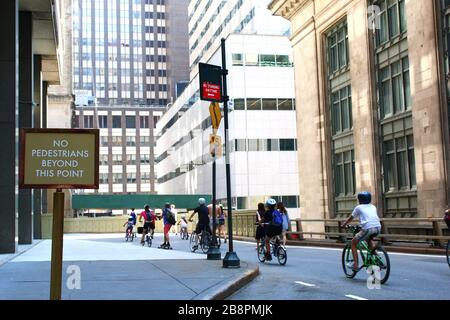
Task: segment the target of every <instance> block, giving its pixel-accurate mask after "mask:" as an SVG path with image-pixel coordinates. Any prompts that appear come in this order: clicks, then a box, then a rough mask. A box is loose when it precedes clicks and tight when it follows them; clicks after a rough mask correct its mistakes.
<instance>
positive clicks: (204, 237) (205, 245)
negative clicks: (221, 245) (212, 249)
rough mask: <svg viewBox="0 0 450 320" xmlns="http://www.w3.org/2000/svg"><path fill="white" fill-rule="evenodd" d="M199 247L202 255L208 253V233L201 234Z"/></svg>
mask: <svg viewBox="0 0 450 320" xmlns="http://www.w3.org/2000/svg"><path fill="white" fill-rule="evenodd" d="M200 239H201V247H202V252H203V253H208V250H209V243H210V241H211V235H210V234H209V233H208V232H205V233H203V235H202V236H201V238H200Z"/></svg>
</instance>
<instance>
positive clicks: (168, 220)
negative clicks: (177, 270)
mask: <svg viewBox="0 0 450 320" xmlns="http://www.w3.org/2000/svg"><path fill="white" fill-rule="evenodd" d="M162 218H163V223H164V243H163V244H162V245H161V248H162V249H172V247H171V246H170V240H169V231H170V228H172V226H173V225H174V224H175V222H176V221H174V214H173V213H172V211H171V209H170V203H166V205H165V206H164V208H163V210H162Z"/></svg>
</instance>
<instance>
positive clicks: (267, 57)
mask: <svg viewBox="0 0 450 320" xmlns="http://www.w3.org/2000/svg"><path fill="white" fill-rule="evenodd" d="M259 61H260V66H261V67H274V66H275V55H274V54H261V55H260V57H259Z"/></svg>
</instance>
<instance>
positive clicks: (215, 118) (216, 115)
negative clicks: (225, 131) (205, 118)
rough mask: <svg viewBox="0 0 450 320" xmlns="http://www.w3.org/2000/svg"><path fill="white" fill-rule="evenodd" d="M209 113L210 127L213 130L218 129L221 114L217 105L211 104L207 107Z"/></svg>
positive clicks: (215, 103)
mask: <svg viewBox="0 0 450 320" xmlns="http://www.w3.org/2000/svg"><path fill="white" fill-rule="evenodd" d="M209 113H210V114H211V120H212V127H213V129H214V130H217V129H219V125H220V120H222V114H221V113H220V107H219V103H217V102H211V104H210V105H209Z"/></svg>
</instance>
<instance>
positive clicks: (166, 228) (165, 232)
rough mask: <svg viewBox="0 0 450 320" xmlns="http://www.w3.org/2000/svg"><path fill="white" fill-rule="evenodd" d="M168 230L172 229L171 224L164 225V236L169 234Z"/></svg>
mask: <svg viewBox="0 0 450 320" xmlns="http://www.w3.org/2000/svg"><path fill="white" fill-rule="evenodd" d="M170 228H172V225H171V224H165V225H164V234H167V233H169V231H170Z"/></svg>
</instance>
